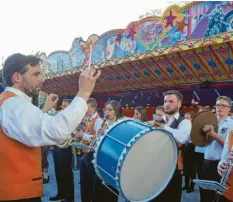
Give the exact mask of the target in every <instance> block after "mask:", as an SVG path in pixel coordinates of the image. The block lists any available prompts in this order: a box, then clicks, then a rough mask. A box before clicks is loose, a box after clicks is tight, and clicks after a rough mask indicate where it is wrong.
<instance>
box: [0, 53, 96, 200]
mask: <svg viewBox="0 0 233 202" xmlns="http://www.w3.org/2000/svg"><path fill="white" fill-rule="evenodd" d="M40 63H41V61H40V59H39V58H37V57H35V56H25V55H22V54H19V53H17V54H13V55H11V56H9V57H8V58H7V59H6V61H5V63H4V66H3V77H4V80H5V83H6V85H7V88H6V89H5V91H4V92H3V93H2V94H1V95H0V104H1V108H0V122H1V127H0V133H1V134H0V162H1V169H0V201H18V200H19V201H22V200H23V201H25V202H39V201H41V198H40V197H41V195H42V172H41V151H40V148H38V147H40V146H44V145H57V144H62V143H63V142H64V141H65V140H66V139H67V138H68V137H69V136H70V134H71V133H72V131H74V129H75V128H76V126H77V125H78V124H79V123H80V122H81V120H82V119H83V117H84V116H85V113H86V111H87V104H86V101H87V100H88V98H89V96H90V95H91V93H92V91H93V89H94V87H95V83H96V80H97V79H98V78H99V76H100V71H97V74H95V73H96V70H93V69H86V70H85V71H83V72H82V73H81V74H80V77H79V92H78V93H77V95H76V97H75V98H74V100H73V101H72V103H71V104H70V105H69V106H68V107H67V108H66V109H65V110H63V111H61V112H59V113H58V114H57V115H55V116H49V115H48V114H46V113H43V112H42V111H41V110H40V109H39V108H37V107H36V106H34V105H33V104H32V103H31V99H30V97H32V96H33V95H35V94H38V93H39V91H40V90H41V88H42V85H43V83H44V78H43V76H42V74H41V69H40ZM77 88H78V87H77ZM57 101H58V96H57V95H55V94H51V95H49V96H48V98H47V101H46V103H45V107H44V109H43V111H45V112H47V111H49V110H50V109H51V108H53V107H54V106H55V105H56V103H57ZM6 151H7V152H6ZM8 152H9V153H8ZM9 154H11V155H9ZM15 156H17V157H18V158H17V159H18V161H17V159H15ZM13 185H14V186H13Z"/></svg>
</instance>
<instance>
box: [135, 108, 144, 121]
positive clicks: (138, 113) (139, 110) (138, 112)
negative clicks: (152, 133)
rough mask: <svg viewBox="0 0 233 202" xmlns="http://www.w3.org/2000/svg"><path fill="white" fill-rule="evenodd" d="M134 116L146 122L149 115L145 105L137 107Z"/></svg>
mask: <svg viewBox="0 0 233 202" xmlns="http://www.w3.org/2000/svg"><path fill="white" fill-rule="evenodd" d="M133 118H134V119H137V120H139V121H142V122H146V120H147V116H146V109H145V107H142V106H138V107H135V109H134V116H133Z"/></svg>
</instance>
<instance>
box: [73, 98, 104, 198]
mask: <svg viewBox="0 0 233 202" xmlns="http://www.w3.org/2000/svg"><path fill="white" fill-rule="evenodd" d="M87 106H88V110H87V113H86V115H87V116H89V120H88V122H87V127H86V128H85V130H84V131H82V130H80V131H79V132H78V133H77V135H76V136H77V137H81V138H82V139H83V140H85V141H87V142H88V143H90V142H91V141H92V140H93V139H94V138H95V136H96V133H97V132H98V130H99V129H100V128H101V125H102V123H103V120H102V118H101V117H100V116H99V114H98V113H97V101H96V100H95V99H94V98H89V99H88V101H87ZM93 153H94V152H93V151H90V152H88V153H86V154H84V156H83V158H81V159H80V189H81V200H82V202H91V201H92V198H93V184H94V176H95V170H94V166H93V164H92V160H93Z"/></svg>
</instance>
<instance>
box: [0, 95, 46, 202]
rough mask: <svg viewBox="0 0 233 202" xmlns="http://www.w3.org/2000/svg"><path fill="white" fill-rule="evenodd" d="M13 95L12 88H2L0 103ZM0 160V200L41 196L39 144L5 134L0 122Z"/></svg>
mask: <svg viewBox="0 0 233 202" xmlns="http://www.w3.org/2000/svg"><path fill="white" fill-rule="evenodd" d="M15 96H16V95H15V94H14V93H12V92H7V91H5V92H3V93H2V94H0V105H2V104H3V102H4V101H6V100H7V99H8V98H11V97H15ZM25 107H26V106H25ZM19 118H20V117H19ZM22 124H23V123H22ZM0 162H1V165H0V201H4V200H6V201H8V200H19V199H27V198H34V197H41V196H42V188H43V186H42V185H43V184H42V169H41V149H40V148H34V147H28V146H26V145H24V144H22V143H20V142H18V141H16V140H14V139H12V138H9V137H8V136H7V135H5V133H4V132H3V130H2V127H1V126H0Z"/></svg>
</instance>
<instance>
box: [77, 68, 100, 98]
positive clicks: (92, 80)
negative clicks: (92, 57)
mask: <svg viewBox="0 0 233 202" xmlns="http://www.w3.org/2000/svg"><path fill="white" fill-rule="evenodd" d="M100 75H101V71H100V70H95V69H89V68H88V69H85V70H84V71H83V72H82V73H81V74H80V76H79V92H78V96H80V97H82V98H83V99H84V100H86V101H87V100H88V98H89V97H90V95H91V93H92V91H93V90H94V88H95V84H96V81H97V79H98V78H99V77H100Z"/></svg>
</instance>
